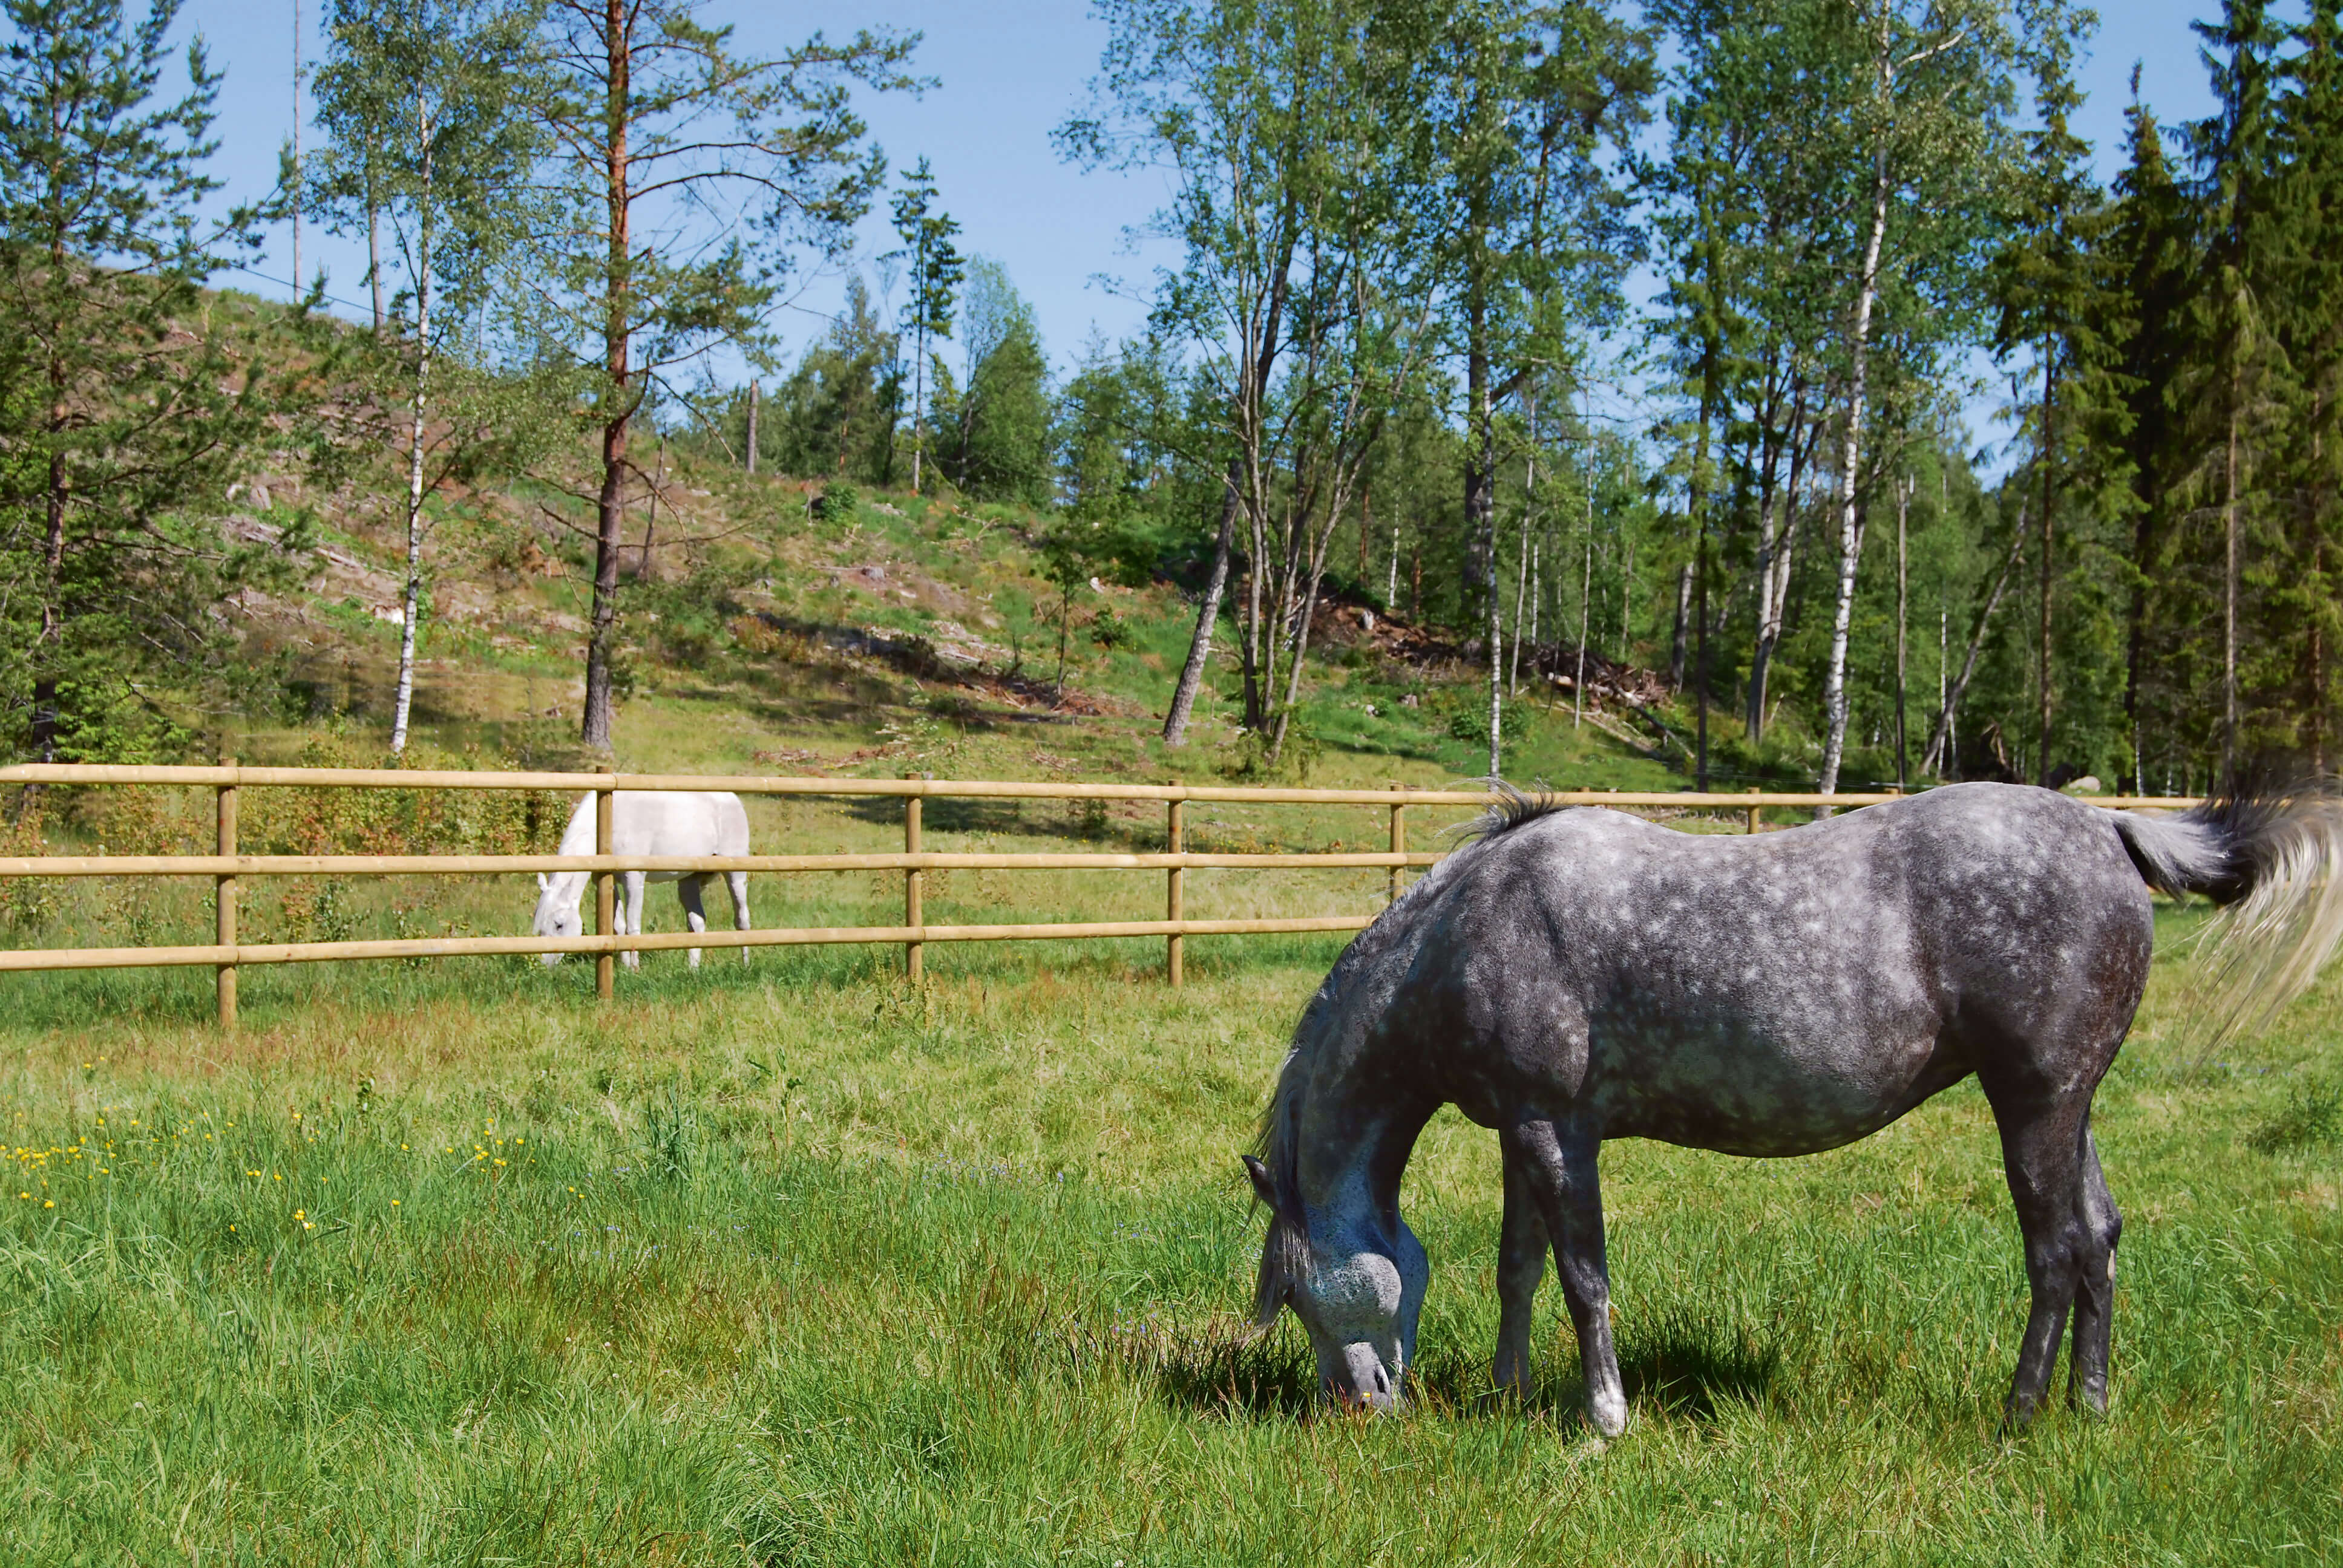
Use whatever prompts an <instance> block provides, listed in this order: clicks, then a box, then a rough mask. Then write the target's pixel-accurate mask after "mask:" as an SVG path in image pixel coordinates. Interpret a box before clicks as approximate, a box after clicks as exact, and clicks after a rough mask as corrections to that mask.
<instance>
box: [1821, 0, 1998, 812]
mask: <svg viewBox="0 0 2343 1568" xmlns="http://www.w3.org/2000/svg"><path fill="white" fill-rule="evenodd" d="M2015 49H2016V40H2015V37H2014V35H2013V33H2012V31H2011V29H2010V26H2009V25H2008V17H2007V16H2006V13H2005V10H2004V7H2003V6H2002V5H1999V4H1996V3H1995V0H1860V3H1858V4H1856V5H1853V6H1852V7H1851V8H1850V14H1849V16H1848V19H1847V25H1846V29H1845V34H1844V35H1843V37H1842V48H1841V53H1840V59H1841V62H1842V64H1843V66H1844V67H1845V69H1844V72H1843V75H1842V77H1841V80H1842V82H1843V83H1844V84H1845V88H1846V89H1847V91H1848V101H1847V104H1846V108H1845V116H1844V118H1843V121H1842V124H1843V126H1844V128H1845V139H1844V141H1843V142H1842V143H1841V144H1839V146H1836V147H1835V148H1833V149H1832V152H1833V155H1834V156H1838V157H1841V158H1843V159H1845V160H1847V161H1848V163H1849V164H1850V165H1851V166H1860V167H1862V168H1863V170H1864V176H1865V177H1864V178H1863V180H1862V182H1861V184H1860V186H1858V187H1857V189H1858V191H1859V196H1858V201H1857V203H1856V204H1855V210H1854V211H1853V212H1852V213H1851V214H1849V215H1848V216H1851V217H1852V218H1853V219H1854V220H1855V221H1854V223H1853V225H1851V228H1852V236H1853V237H1855V240H1856V244H1855V247H1854V249H1853V254H1852V255H1851V256H1849V257H1848V261H1849V265H1848V266H1847V275H1846V276H1845V284H1844V295H1843V297H1844V299H1845V317H1844V321H1845V327H1844V331H1845V366H1844V370H1843V374H1844V375H1845V386H1844V390H1843V392H1842V395H1841V397H1840V399H1839V404H1840V412H1839V417H1838V431H1837V434H1838V453H1837V463H1836V467H1837V474H1836V481H1837V483H1836V493H1835V496H1834V498H1833V510H1834V512H1835V521H1836V525H1837V527H1836V535H1837V537H1836V539H1835V544H1836V545H1837V548H1838V561H1837V572H1836V583H1835V594H1834V598H1833V605H1832V616H1831V638H1830V653H1829V657H1828V661H1827V663H1826V665H1825V670H1824V681H1823V709H1824V725H1825V732H1824V741H1823V757H1822V768H1821V774H1820V777H1819V779H1817V780H1816V784H1815V789H1816V791H1817V792H1818V793H1820V794H1825V795H1829V794H1833V793H1835V792H1836V790H1837V789H1838V774H1839V764H1840V762H1841V760H1842V759H1843V758H1844V756H1845V748H1846V723H1847V682H1846V675H1847V668H1846V657H1847V638H1848V631H1849V628H1850V627H1851V626H1852V623H1853V618H1854V611H1855V575H1856V568H1858V567H1859V566H1860V565H1861V564H1862V560H1863V544H1864V532H1865V528H1864V522H1865V516H1864V505H1863V503H1864V499H1865V498H1864V494H1863V491H1862V488H1861V479H1862V476H1863V460H1864V452H1865V447H1864V439H1865V420H1866V417H1867V416H1868V415H1869V414H1870V412H1871V397H1872V377H1873V369H1874V367H1873V363H1872V356H1873V348H1874V344H1873V328H1874V318H1875V314H1876V311H1877V307H1878V304H1879V300H1880V296H1881V292H1882V288H1883V286H1887V285H1894V286H1899V287H1902V288H1905V289H1916V291H1917V292H1921V293H1923V294H1925V293H1926V292H1927V290H1926V284H1927V283H1928V282H1929V281H1931V280H1932V279H1933V280H1934V281H1936V282H1938V283H1939V284H1941V283H1942V281H1943V280H1944V279H1946V278H1947V277H1948V276H1949V277H1954V278H1957V277H1959V276H1962V275H1963V274H1964V273H1965V272H1966V271H1968V270H1969V268H1967V267H1965V266H1960V265H1958V262H1963V261H1973V260H1974V259H1975V257H1974V255H1973V254H1971V255H1968V256H1959V257H1958V258H1957V261H1956V265H1955V266H1950V267H1946V266H1941V265H1940V266H1937V267H1936V268H1935V269H1934V270H1933V272H1931V271H1926V270H1923V269H1922V268H1920V267H1918V266H1914V265H1913V264H1914V263H1915V262H1916V261H1919V260H1921V259H1923V258H1926V259H1927V260H1930V261H1935V262H1937V263H1939V264H1941V263H1942V262H1944V261H1945V260H1946V259H1947V258H1948V256H1951V255H1952V254H1953V253H1958V252H1961V251H1963V250H1969V251H1971V252H1972V253H1973V249H1974V246H1975V245H1976V239H1977V237H1978V234H1979V232H1980V231H1981V230H1982V228H1983V227H1984V225H1983V224H1982V223H1981V222H1980V221H1979V220H1980V219H1981V218H1982V217H1983V216H1984V213H1983V212H1982V211H1981V208H1983V207H1984V206H1985V204H1986V203H1987V202H1988V201H1989V200H1990V199H1991V196H1992V194H1993V192H1994V190H1995V188H1996V187H1995V184H1994V181H1993V179H1992V174H1993V170H1994V168H1995V164H1996V158H1997V156H1998V153H1999V149H2000V146H2001V139H2002V138H2001V134H2000V133H2001V130H2002V126H2003V123H2004V121H2005V119H2006V115H2007V113H2008V110H2009V106H2010V102H2011V91H2010V72H2011V67H2012V64H2013V61H2014V59H2015ZM1858 160H1859V162H1858ZM1929 303H1930V304H1931V305H1933V306H1942V305H1944V304H1946V303H1948V301H1946V300H1944V299H1941V298H1940V299H1938V300H1932V301H1930V302H1929Z"/></svg>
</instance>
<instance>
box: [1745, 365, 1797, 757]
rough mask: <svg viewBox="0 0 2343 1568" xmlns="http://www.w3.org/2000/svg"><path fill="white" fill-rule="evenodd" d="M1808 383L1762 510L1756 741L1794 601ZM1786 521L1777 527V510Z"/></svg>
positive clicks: (1752, 708) (1751, 715)
mask: <svg viewBox="0 0 2343 1568" xmlns="http://www.w3.org/2000/svg"><path fill="white" fill-rule="evenodd" d="M1805 425H1806V385H1805V379H1804V378H1803V377H1800V378H1799V379H1798V380H1797V381H1796V383H1795V387H1794V389H1793V392H1792V396H1791V402H1790V427H1789V433H1788V436H1787V438H1786V439H1785V441H1784V442H1783V443H1782V447H1777V448H1775V449H1772V450H1769V451H1768V452H1767V454H1766V458H1765V475H1764V477H1763V479H1762V480H1761V484H1762V486H1763V489H1762V491H1761V493H1760V499H1759V503H1758V508H1757V637H1756V644H1755V648H1752V650H1751V652H1750V656H1749V702H1748V711H1747V712H1745V714H1744V715H1743V716H1742V727H1743V729H1744V730H1745V732H1746V733H1747V735H1748V737H1749V739H1751V740H1752V741H1757V740H1763V739H1765V686H1766V681H1767V679H1768V678H1769V677H1770V676H1771V675H1772V673H1773V668H1774V649H1775V648H1776V647H1777V646H1779V644H1780V642H1781V640H1782V618H1783V616H1784V614H1785V612H1786V611H1787V609H1788V608H1789V602H1790V561H1791V552H1792V548H1793V547H1794V545H1795V541H1796V538H1797V529H1798V488H1799V485H1800V483H1801V482H1802V481H1803V479H1804V478H1805V457H1806V441H1807V439H1808V437H1807V436H1806V434H1805ZM1782 448H1786V449H1787V451H1788V454H1789V459H1790V472H1789V475H1788V477H1787V480H1786V482H1785V483H1784V484H1783V485H1781V486H1779V487H1776V486H1775V482H1774V481H1775V463H1776V462H1777V461H1778V460H1779V457H1780V456H1781V451H1782ZM1777 506H1778V507H1779V508H1780V509H1781V522H1780V526H1779V528H1776V526H1775V508H1776V507H1777Z"/></svg>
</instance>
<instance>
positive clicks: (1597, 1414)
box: [1586, 1391, 1627, 1437]
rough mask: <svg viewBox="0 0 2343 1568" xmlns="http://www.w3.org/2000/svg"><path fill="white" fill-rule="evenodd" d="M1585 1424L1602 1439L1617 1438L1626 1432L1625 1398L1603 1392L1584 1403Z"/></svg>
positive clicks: (1616, 1393)
mask: <svg viewBox="0 0 2343 1568" xmlns="http://www.w3.org/2000/svg"><path fill="white" fill-rule="evenodd" d="M1586 1424H1587V1425H1589V1426H1591V1427H1593V1428H1594V1430H1595V1431H1596V1432H1599V1433H1601V1434H1602V1435H1603V1436H1604V1437H1619V1436H1622V1435H1624V1433H1625V1432H1626V1430H1627V1396H1626V1395H1624V1394H1623V1393H1618V1392H1612V1391H1605V1392H1604V1393H1601V1394H1598V1395H1595V1396H1594V1397H1593V1398H1590V1399H1589V1400H1588V1401H1587V1402H1586Z"/></svg>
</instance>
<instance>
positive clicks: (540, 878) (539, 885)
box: [537, 871, 546, 893]
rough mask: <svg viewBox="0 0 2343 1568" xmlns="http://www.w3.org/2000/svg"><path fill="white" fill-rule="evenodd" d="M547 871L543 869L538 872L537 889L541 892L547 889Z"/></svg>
mask: <svg viewBox="0 0 2343 1568" xmlns="http://www.w3.org/2000/svg"><path fill="white" fill-rule="evenodd" d="M545 886H546V883H545V873H544V872H543V871H539V872H538V874H537V890H538V892H540V893H541V892H543V891H545Z"/></svg>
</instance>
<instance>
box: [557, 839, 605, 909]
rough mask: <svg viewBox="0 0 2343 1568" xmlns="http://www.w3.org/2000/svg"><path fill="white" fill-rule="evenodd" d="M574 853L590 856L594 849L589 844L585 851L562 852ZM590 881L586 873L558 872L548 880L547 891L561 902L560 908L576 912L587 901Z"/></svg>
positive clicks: (566, 852)
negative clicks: (587, 886)
mask: <svg viewBox="0 0 2343 1568" xmlns="http://www.w3.org/2000/svg"><path fill="white" fill-rule="evenodd" d="M573 852H574V853H576V854H580V855H590V854H592V853H593V852H594V847H593V846H592V845H591V844H588V846H587V847H586V848H585V849H578V850H575V851H572V850H568V849H564V850H563V851H562V853H564V854H570V853H573ZM588 880H589V878H588V873H586V872H584V871H556V872H554V873H553V875H552V877H551V878H550V879H548V883H547V887H546V890H547V891H548V892H549V893H551V894H552V895H553V897H554V898H556V899H557V900H560V906H561V907H562V908H565V909H569V910H575V909H577V908H578V905H579V904H581V903H583V902H584V901H585V899H586V884H587V882H588Z"/></svg>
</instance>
